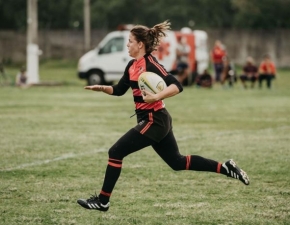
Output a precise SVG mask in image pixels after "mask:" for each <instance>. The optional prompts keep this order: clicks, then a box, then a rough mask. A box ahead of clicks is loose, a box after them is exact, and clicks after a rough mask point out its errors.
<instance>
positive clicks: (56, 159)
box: [0, 148, 108, 172]
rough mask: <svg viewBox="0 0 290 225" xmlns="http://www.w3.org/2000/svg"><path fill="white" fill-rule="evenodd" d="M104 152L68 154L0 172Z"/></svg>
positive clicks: (103, 150) (99, 150) (0, 170)
mask: <svg viewBox="0 0 290 225" xmlns="http://www.w3.org/2000/svg"><path fill="white" fill-rule="evenodd" d="M106 151H108V149H107V148H101V149H98V150H93V151H89V152H84V153H80V154H74V153H68V154H64V155H62V156H59V157H56V158H54V159H47V160H42V161H36V162H32V163H24V164H21V165H19V166H16V167H11V168H4V169H0V172H4V171H13V170H19V169H24V168H27V167H33V166H40V165H44V164H48V163H51V162H57V161H61V160H66V159H72V158H77V157H80V156H84V155H90V154H93V153H100V152H106Z"/></svg>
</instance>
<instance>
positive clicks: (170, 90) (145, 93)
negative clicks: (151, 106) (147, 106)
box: [142, 84, 180, 103]
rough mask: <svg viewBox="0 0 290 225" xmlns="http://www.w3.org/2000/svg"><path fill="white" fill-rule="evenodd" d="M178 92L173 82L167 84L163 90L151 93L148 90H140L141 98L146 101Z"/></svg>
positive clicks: (157, 99)
mask: <svg viewBox="0 0 290 225" xmlns="http://www.w3.org/2000/svg"><path fill="white" fill-rule="evenodd" d="M179 92H180V90H179V88H178V87H177V86H176V85H175V84H171V85H169V86H168V87H167V88H165V89H164V90H163V91H161V92H159V93H157V94H152V93H150V92H148V91H144V90H143V91H142V96H143V100H144V101H145V102H147V103H152V102H156V101H159V100H163V99H165V98H169V97H172V96H174V95H177V94H178V93H179Z"/></svg>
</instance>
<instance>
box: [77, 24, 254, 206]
mask: <svg viewBox="0 0 290 225" xmlns="http://www.w3.org/2000/svg"><path fill="white" fill-rule="evenodd" d="M169 28H170V23H169V22H168V21H165V22H163V23H160V24H157V25H155V26H153V27H152V28H148V27H146V26H143V25H136V26H134V27H133V28H132V29H131V31H130V35H129V40H128V43H127V48H128V53H129V55H130V56H131V57H132V58H133V59H132V60H131V61H130V62H129V63H128V65H127V66H126V68H125V71H124V75H123V76H122V78H121V79H120V80H119V82H118V83H117V84H115V85H112V86H107V85H93V86H86V87H85V89H87V90H92V91H98V92H104V93H106V94H109V95H114V96H122V95H124V94H125V93H126V92H127V91H128V90H129V89H130V88H131V89H132V94H133V100H134V103H135V112H136V117H137V124H136V125H135V126H134V127H132V128H131V129H129V130H128V131H127V132H126V133H125V134H124V135H123V136H122V137H121V138H120V139H119V140H117V142H116V143H115V144H114V145H113V146H112V147H111V148H110V149H109V151H108V156H109V157H108V164H107V169H106V173H105V177H104V181H103V186H102V188H101V190H100V193H99V195H94V196H92V197H91V198H89V199H78V200H77V203H78V204H79V205H80V206H82V207H84V208H86V209H92V210H99V211H107V210H108V209H109V206H110V202H109V200H110V197H111V194H112V192H113V189H114V187H115V184H116V182H117V180H118V178H119V176H120V174H121V170H122V165H123V159H124V158H125V157H126V156H128V155H129V154H132V153H134V152H137V151H139V150H141V149H143V148H145V147H148V146H152V148H153V149H154V151H155V152H156V153H157V154H158V155H159V156H160V157H161V158H162V160H164V162H166V163H167V165H168V166H170V167H171V168H172V169H173V170H175V171H180V170H191V171H207V172H213V173H217V174H223V175H226V176H228V177H230V178H234V179H238V180H240V181H241V182H243V183H244V184H245V185H249V182H250V181H249V177H248V176H247V174H246V173H245V172H244V171H243V170H242V169H240V168H239V167H238V166H237V165H236V163H235V162H234V161H233V160H232V159H230V160H228V161H226V162H224V163H220V162H217V161H215V160H212V159H208V158H204V157H201V156H198V155H182V154H181V153H180V152H179V149H178V145H177V142H176V139H175V137H174V134H173V130H172V117H171V116H170V114H169V112H168V111H167V110H166V108H165V104H164V99H166V98H169V97H173V96H175V95H177V94H179V93H180V92H182V90H183V87H182V85H181V84H180V83H179V82H178V81H177V79H176V78H175V77H174V76H173V75H171V74H170V73H168V72H167V71H166V70H165V68H164V67H163V66H162V65H161V64H159V63H158V61H157V59H156V58H155V57H154V56H153V55H152V54H151V53H152V51H154V49H156V47H157V46H158V45H159V43H160V40H161V38H162V37H164V36H166V31H167V30H168V29H169ZM145 71H150V72H154V73H156V74H157V75H158V76H160V77H161V78H162V79H164V81H165V83H166V84H167V87H166V88H165V89H164V90H163V91H161V92H159V93H157V94H152V93H150V92H147V91H145V90H141V89H140V88H139V86H138V78H139V76H140V75H141V74H142V73H143V72H145ZM184 107H186V106H184ZM143 160H144V162H146V160H147V159H143ZM88 167H91V165H88Z"/></svg>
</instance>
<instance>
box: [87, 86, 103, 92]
mask: <svg viewBox="0 0 290 225" xmlns="http://www.w3.org/2000/svg"><path fill="white" fill-rule="evenodd" d="M85 89H87V90H92V91H104V90H105V86H103V85H91V86H85Z"/></svg>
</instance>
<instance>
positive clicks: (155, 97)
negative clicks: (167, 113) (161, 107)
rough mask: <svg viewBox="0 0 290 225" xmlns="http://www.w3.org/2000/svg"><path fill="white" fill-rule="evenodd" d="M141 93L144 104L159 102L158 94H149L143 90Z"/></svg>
mask: <svg viewBox="0 0 290 225" xmlns="http://www.w3.org/2000/svg"><path fill="white" fill-rule="evenodd" d="M141 93H142V97H143V100H144V102H147V103H152V102H156V101H158V100H159V99H158V94H152V93H151V92H148V91H145V90H142V91H141Z"/></svg>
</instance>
